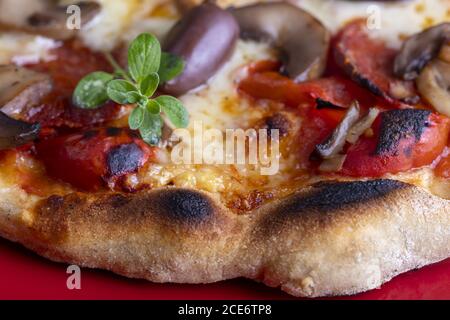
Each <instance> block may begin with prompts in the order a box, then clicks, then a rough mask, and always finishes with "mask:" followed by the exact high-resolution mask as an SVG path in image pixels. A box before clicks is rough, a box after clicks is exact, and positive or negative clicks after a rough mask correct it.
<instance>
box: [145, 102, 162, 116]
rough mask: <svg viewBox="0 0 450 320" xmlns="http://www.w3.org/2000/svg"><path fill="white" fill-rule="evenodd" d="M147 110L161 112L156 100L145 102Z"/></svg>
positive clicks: (155, 112) (154, 112)
mask: <svg viewBox="0 0 450 320" xmlns="http://www.w3.org/2000/svg"><path fill="white" fill-rule="evenodd" d="M146 108H147V111H148V112H150V113H153V114H160V113H161V105H160V104H159V103H158V102H157V101H156V100H149V101H148V103H147V106H146Z"/></svg>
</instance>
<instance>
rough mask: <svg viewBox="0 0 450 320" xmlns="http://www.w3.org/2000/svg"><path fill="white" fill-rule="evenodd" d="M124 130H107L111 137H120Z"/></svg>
mask: <svg viewBox="0 0 450 320" xmlns="http://www.w3.org/2000/svg"><path fill="white" fill-rule="evenodd" d="M121 132H122V129H120V128H106V135H107V136H109V137H116V136H118V135H120V133H121Z"/></svg>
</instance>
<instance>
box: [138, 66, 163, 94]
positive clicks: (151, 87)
mask: <svg viewBox="0 0 450 320" xmlns="http://www.w3.org/2000/svg"><path fill="white" fill-rule="evenodd" d="M158 85H159V76H158V74H157V73H155V72H153V73H150V74H149V75H148V76H146V77H145V78H144V79H142V81H141V84H140V86H139V89H141V93H142V94H143V95H144V96H146V97H151V96H153V94H154V93H155V91H156V89H157V88H158Z"/></svg>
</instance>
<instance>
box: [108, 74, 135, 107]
mask: <svg viewBox="0 0 450 320" xmlns="http://www.w3.org/2000/svg"><path fill="white" fill-rule="evenodd" d="M106 91H107V93H108V96H109V98H110V99H111V100H113V101H115V102H117V103H119V104H127V103H132V102H130V101H129V100H128V99H129V98H130V95H129V93H130V92H133V91H137V89H136V87H135V86H134V85H133V84H132V83H131V82H128V81H126V80H120V79H117V80H113V81H111V82H109V83H108V87H107V89H106Z"/></svg>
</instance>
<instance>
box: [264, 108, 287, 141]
mask: <svg viewBox="0 0 450 320" xmlns="http://www.w3.org/2000/svg"><path fill="white" fill-rule="evenodd" d="M289 127H290V123H289V120H288V119H287V118H286V117H285V116H284V115H282V114H279V113H277V114H275V115H273V116H270V117H268V118H266V119H265V121H264V129H267V131H268V132H267V134H268V136H269V137H270V136H271V135H270V134H271V130H278V131H279V133H280V137H285V136H286V135H288V133H289Z"/></svg>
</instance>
